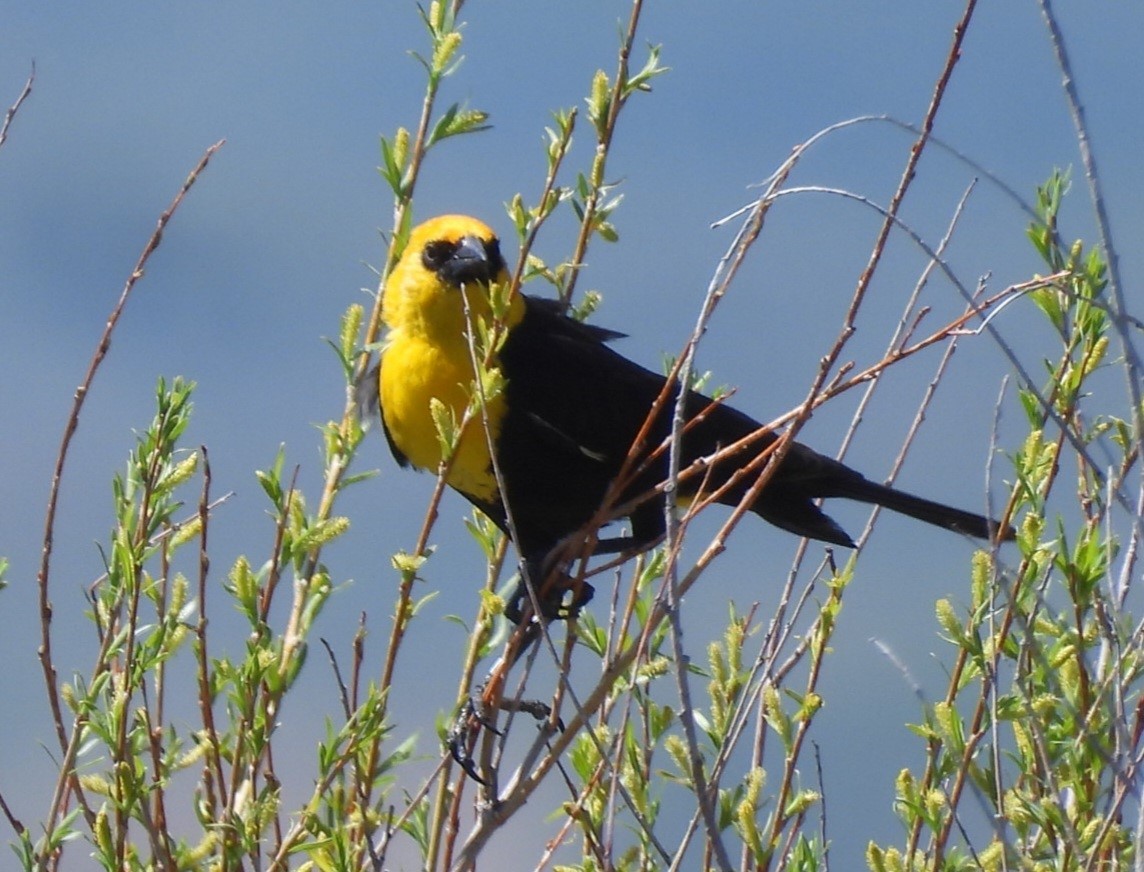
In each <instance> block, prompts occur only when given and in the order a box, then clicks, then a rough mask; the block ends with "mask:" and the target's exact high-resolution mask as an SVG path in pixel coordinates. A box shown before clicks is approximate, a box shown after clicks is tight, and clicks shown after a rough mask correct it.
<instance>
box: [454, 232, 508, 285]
mask: <svg viewBox="0 0 1144 872" xmlns="http://www.w3.org/2000/svg"><path fill="white" fill-rule="evenodd" d="M503 263H504V261H503V260H502V259H501V256H500V251H499V249H498V248H497V244H496V242H492V243H486V242H485V241H484V240H483V239H480V238H479V237H476V236H465V237H462V238H461V241H460V242H458V243H457V247H456V248H455V249H454V250H453V252H452V254H451V255H450V256H449V259H448V260H447V261H445V263H444V264H442V265H441V269H440V273H441V275H442V277H443V278H445V279H447V280H448V281H449V282H452V283H453V284H455V285H462V284H468V283H471V282H480V283H481V284H484V285H487V284H489V283H490V282H492V281H493V280H494V279H495V278H496V277H497V274H498V273H499V272H500V270H501V267H502V266H503Z"/></svg>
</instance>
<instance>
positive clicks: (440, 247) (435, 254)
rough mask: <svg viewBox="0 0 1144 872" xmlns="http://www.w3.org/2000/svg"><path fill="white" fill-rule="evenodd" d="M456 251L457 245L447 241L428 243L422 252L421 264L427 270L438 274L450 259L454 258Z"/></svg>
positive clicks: (438, 240)
mask: <svg viewBox="0 0 1144 872" xmlns="http://www.w3.org/2000/svg"><path fill="white" fill-rule="evenodd" d="M456 250H457V246H456V244H455V243H453V242H449V241H448V240H446V239H435V240H434V241H432V242H428V243H426V244H425V248H423V249H422V250H421V262H422V263H423V264H424V265H425V268H426V269H427V270H429V271H431V272H436V271H437V270H439V269H440V268H441V267H443V266H444V265H445V264H446V263H448V261H449V258H450V257H452V256H453V252H454V251H456Z"/></svg>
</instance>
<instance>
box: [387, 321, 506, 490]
mask: <svg viewBox="0 0 1144 872" xmlns="http://www.w3.org/2000/svg"><path fill="white" fill-rule="evenodd" d="M390 339H391V341H390V344H389V345H388V347H387V348H386V349H385V352H384V353H383V354H382V358H381V375H380V384H379V388H380V392H381V409H382V416H383V418H384V420H385V426H386V429H387V430H388V431H389V436H390V438H391V439H392V440H393V443H394V444H395V445H396V446H397V447H398V449H400V451H401V452H402V454H404V455H405V456H406V457H408V458H409V462H410V463H412V464H413V465H414V466H417V467H420V468H422V469H427V470H429V471H430V472H436V471H437V469H438V467H439V466H440V464H441V461H442V459H443V458H442V457H441V440H440V439H439V437H438V435H437V427H436V424H435V423H434V421H433V415H432V412H431V402H430V401H431V400H432V399H437V400H440V401H441V402H442V403H444V405H445V407H446V408H447V409H449V410H451V411H452V414H453V419H454V421H456V422H457V423H458V424H460V423H461V421H462V420H463V418H464V415H465V410H466V409H467V408H468V407H469V402H470V396H471V389H472V384H473V369H472V365H471V363H470V361H469V359H468V355H467V348H462V347H461V346H460V343H457V344H456V345H455V346H454V348H452V349H446V348H445V347H444V346H442V345H441V344H439V343H435V342H432V341H429V340H427V339H426V337H424V336H417V335H414V336H402V335H401V334H400V332H399V333H398V335H391V337H390ZM458 350H463V351H465V352H466V353H465V356H464V357H463V358H461V359H457V357H458V355H457V353H456V352H457V351H458ZM485 411H486V415H487V417H488V419H489V428H490V430H491V433H492V437H493V441H494V442H495V440H496V437H497V435H498V433H499V431H500V426H499V422H500V419H501V416H502V415H503V414H504V400H503V398H500V397H498V398H496V399H494V400H492V401H491V402H490V403H489V404H488V408H487V409H486V410H485ZM446 483H447V484H448V485H449V486H450V487H453V488H456V489H457V490H459V491H461V493H463V494H465V495H467V496H470V497H473V498H475V499H478V500H483V501H485V502H497V501H498V498H497V487H496V478H495V476H494V475H493V471H492V460H491V457H490V455H489V441H488V437H487V435H486V432H485V426H484V422H483V421H482V419H481V416H480V415H479V414H478V415H474V416H472V418H471V420H470V421H469V422H468V424H467V425H466V426H465V429H464V430H463V432H462V434H461V437H460V440H459V442H458V446H457V450H456V452H455V457H454V460H453V463H452V466H451V468H450V470H449V473H448V475H447V476H446Z"/></svg>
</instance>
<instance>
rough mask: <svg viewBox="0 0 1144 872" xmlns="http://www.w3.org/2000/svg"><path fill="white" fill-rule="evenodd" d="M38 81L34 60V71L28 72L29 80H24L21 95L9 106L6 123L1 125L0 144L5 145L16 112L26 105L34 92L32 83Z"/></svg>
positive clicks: (5, 117) (5, 114)
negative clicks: (26, 101) (25, 102)
mask: <svg viewBox="0 0 1144 872" xmlns="http://www.w3.org/2000/svg"><path fill="white" fill-rule="evenodd" d="M35 81H36V62H35V61H32V72H30V73H29V74H28V80H27V81H26V82H24V89H23V90H22V91H20V96H19V97H17V98H16V102H15V103H13V104H12V105H11V106H9V107H8V111H7V112H5V113H4V124H3V125H0V146H3V145H4V143H5V142H6V141H7V139H8V128H9V127H11V126H12V119H13V118H15V117H16V113H17V112H19V111H20V107H21V106H23V105H24V101H25V100H27V99H28V97H29V96H30V95H31V93H32V83H33V82H35Z"/></svg>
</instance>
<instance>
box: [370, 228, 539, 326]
mask: <svg viewBox="0 0 1144 872" xmlns="http://www.w3.org/2000/svg"><path fill="white" fill-rule="evenodd" d="M508 281H509V275H508V270H507V269H506V267H505V261H504V257H503V256H502V255H501V253H500V243H499V241H498V239H497V237H496V234H495V233H494V232H493V230H492V228H490V227H489V226H488V225H487V224H485V223H483V222H482V221H478V220H477V219H476V218H470V217H468V216H467V215H442V216H440V217H437V218H432V219H430V220H428V221H426V222H425V223H424V224H420V225H418V226H417V227H415V228H414V229H413V230H412V231H411V232H410V234H409V242H408V243H407V244H406V246H405V251H404V252H403V253H402V255H401V259H400V260H399V261H398V262H397V266H396V267H394V269H393V272H392V273H391V274H390V276H389V279H388V281H387V282H386V284H385V296H384V298H383V300H382V315H383V317H384V319H385V323H386V324H387V325H388V326H389V329H390V331H391V332H393V331H398V332H403V333H406V334H417V335H423V336H427V337H435V338H437V339H439V340H444V339H445V338H446V337H448V339H449V340H450V341H455V340H456V339H457V338H459V337H461V336H463V335H464V332H465V307H466V302H467V305H468V308H469V311H470V312H471V314H472V316H473V317H474V318H485V319H488V318H490V317H491V314H492V310H491V307H490V305H489V286H490V285H493V284H498V285H507V283H508ZM523 306H524V303H523V301H522V300H520V298H519V295H518V297H517V299H515V300H513V301H512V302H511V304H510V307H509V312H508V318H507V320H508V322H509V325H510V326H511V325H512V324H514V323H516V321H518V320H519V319H520V317H521V315H522V314H523Z"/></svg>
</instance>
